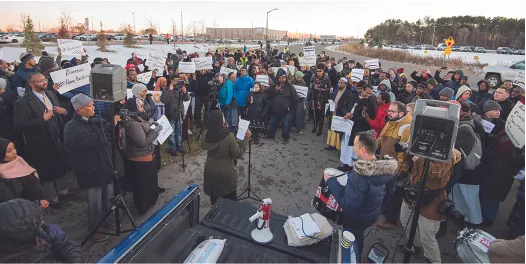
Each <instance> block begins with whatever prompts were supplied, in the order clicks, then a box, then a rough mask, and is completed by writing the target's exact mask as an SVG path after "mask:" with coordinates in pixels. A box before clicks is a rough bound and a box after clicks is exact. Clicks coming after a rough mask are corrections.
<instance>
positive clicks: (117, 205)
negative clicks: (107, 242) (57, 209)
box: [80, 103, 137, 247]
mask: <svg viewBox="0 0 526 264" xmlns="http://www.w3.org/2000/svg"><path fill="white" fill-rule="evenodd" d="M117 104H118V103H117ZM115 107H116V103H113V104H112V105H111V112H110V113H111V115H110V116H111V118H113V117H114V116H115ZM100 123H101V127H102V129H103V135H104V138H106V134H104V125H103V122H102V118H101V119H100ZM119 125H123V121H120V122H119ZM110 126H111V136H110V140H111V141H110V144H111V157H109V155H108V159H109V160H110V166H111V168H112V170H113V173H112V174H113V182H114V184H115V186H116V188H115V189H116V191H117V193H118V194H117V195H115V196H114V197H113V198H111V199H110V200H109V202H110V203H111V204H112V206H111V207H110V209H109V210H108V212H106V214H105V215H104V217H103V218H102V219H101V220H100V221H99V223H98V224H97V226H96V227H95V228H94V229H93V230H91V231H90V233H89V234H88V235H87V236H86V238H84V240H83V241H82V243H80V246H81V247H83V246H84V245H85V244H86V243H87V242H88V240H89V239H90V238H91V237H92V236H93V235H94V234H95V233H96V232H97V230H99V228H100V226H101V225H102V224H103V223H104V222H105V221H106V220H107V219H108V217H110V215H111V214H112V213H115V227H116V228H115V229H116V230H115V233H106V232H101V233H102V234H106V235H111V236H120V235H121V234H122V233H128V232H131V231H133V230H136V229H137V223H136V222H135V220H134V219H133V216H132V215H131V213H130V209H128V206H127V205H126V201H125V200H124V197H125V194H124V193H123V192H122V189H121V187H120V184H119V178H118V177H117V170H116V169H115V165H114V164H115V151H116V150H115V144H114V142H116V141H115V125H114V124H113V123H111V124H110ZM106 154H108V153H107V152H106ZM119 210H124V212H126V215H127V216H128V219H130V222H131V223H132V226H133V229H127V230H121V217H120V212H119Z"/></svg>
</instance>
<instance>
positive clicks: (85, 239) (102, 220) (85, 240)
mask: <svg viewBox="0 0 526 264" xmlns="http://www.w3.org/2000/svg"><path fill="white" fill-rule="evenodd" d="M116 208H117V206H116V205H112V206H111V208H110V210H108V212H107V213H106V215H104V217H103V218H102V219H101V220H100V221H99V223H98V224H97V226H96V227H95V229H93V230H91V231H90V233H89V234H88V235H87V236H86V238H84V240H82V243H80V246H81V247H83V246H84V245H85V244H86V243H87V242H88V240H89V239H90V238H91V237H92V236H93V235H94V234H95V233H96V232H97V230H99V227H100V225H102V223H104V221H106V219H107V218H108V217H110V215H111V213H112V212H114V211H115V209H116Z"/></svg>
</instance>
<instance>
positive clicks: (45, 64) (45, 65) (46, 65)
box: [38, 57, 58, 75]
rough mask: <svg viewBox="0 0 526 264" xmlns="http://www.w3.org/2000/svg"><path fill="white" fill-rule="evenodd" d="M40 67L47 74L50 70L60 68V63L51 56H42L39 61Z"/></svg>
mask: <svg viewBox="0 0 526 264" xmlns="http://www.w3.org/2000/svg"><path fill="white" fill-rule="evenodd" d="M38 68H39V70H40V72H41V73H43V74H44V75H47V74H48V73H50V72H53V71H55V70H58V65H57V64H56V63H55V61H53V59H52V58H50V57H42V58H40V61H39V62H38Z"/></svg>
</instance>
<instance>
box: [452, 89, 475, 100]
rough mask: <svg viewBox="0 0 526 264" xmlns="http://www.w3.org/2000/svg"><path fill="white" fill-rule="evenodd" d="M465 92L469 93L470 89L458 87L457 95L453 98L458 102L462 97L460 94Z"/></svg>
mask: <svg viewBox="0 0 526 264" xmlns="http://www.w3.org/2000/svg"><path fill="white" fill-rule="evenodd" d="M467 91H469V92H470V93H471V89H469V87H467V86H466V85H462V86H460V88H458V91H457V95H456V96H455V98H456V100H458V99H459V98H460V97H461V96H462V94H464V93H465V92H467Z"/></svg>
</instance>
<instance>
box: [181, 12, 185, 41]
mask: <svg viewBox="0 0 526 264" xmlns="http://www.w3.org/2000/svg"><path fill="white" fill-rule="evenodd" d="M183 37H184V24H183V10H181V39H183Z"/></svg>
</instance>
